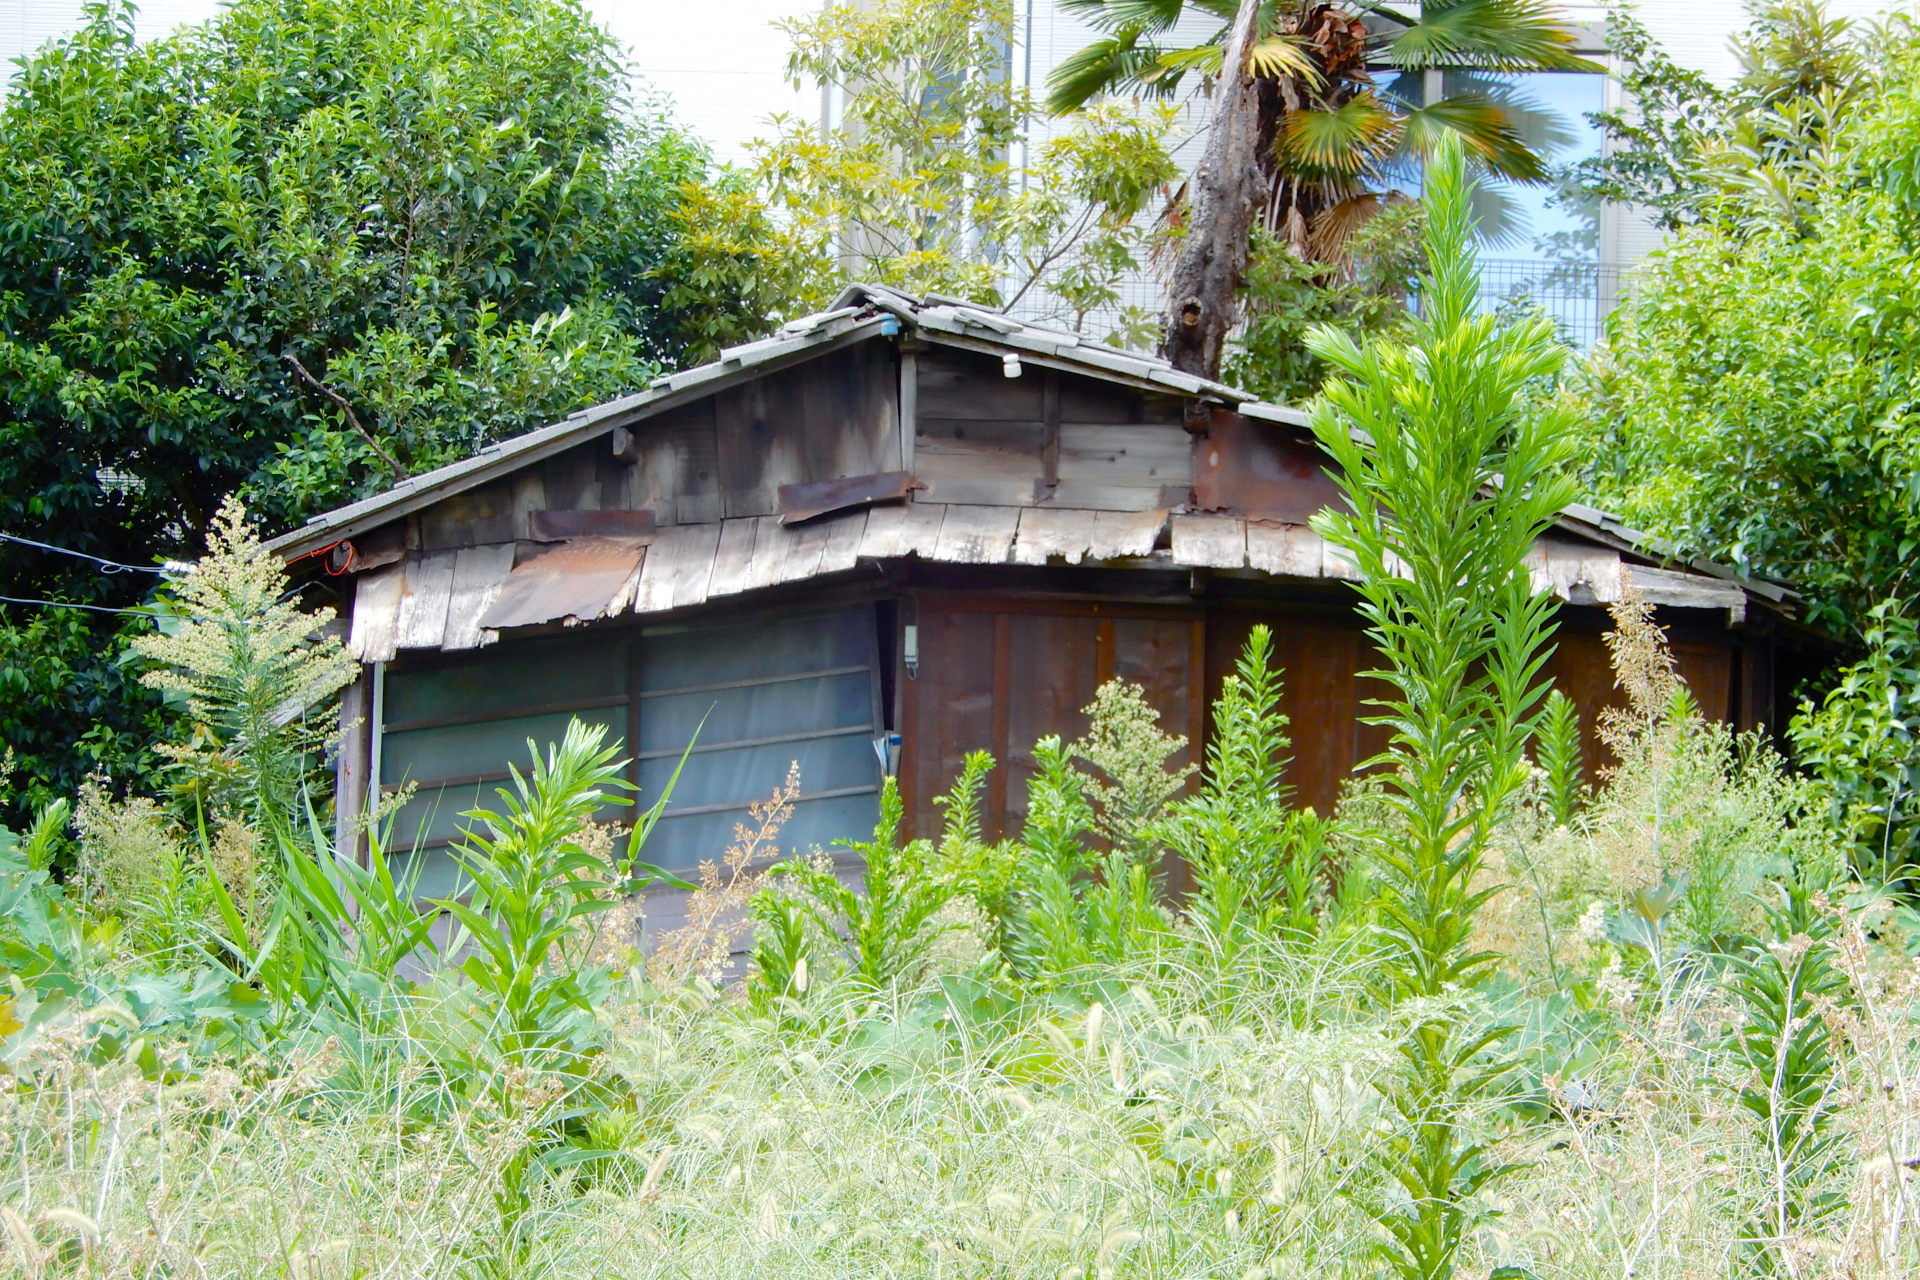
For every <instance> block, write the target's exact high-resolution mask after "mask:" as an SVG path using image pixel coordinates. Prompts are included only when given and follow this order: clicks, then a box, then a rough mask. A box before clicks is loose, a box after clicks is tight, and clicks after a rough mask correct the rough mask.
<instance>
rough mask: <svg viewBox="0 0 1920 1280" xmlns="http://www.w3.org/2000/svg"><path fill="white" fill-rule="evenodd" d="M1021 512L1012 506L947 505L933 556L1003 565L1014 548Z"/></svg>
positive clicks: (970, 562)
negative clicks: (1014, 538)
mask: <svg viewBox="0 0 1920 1280" xmlns="http://www.w3.org/2000/svg"><path fill="white" fill-rule="evenodd" d="M1019 522H1020V512H1019V511H1017V510H1015V509H1013V508H1010V507H959V506H951V505H949V506H948V507H947V514H946V518H945V519H943V520H942V521H941V522H940V538H939V541H938V542H936V543H935V545H934V551H933V559H935V560H950V561H955V562H958V563H960V564H1000V563H1002V562H1003V561H1005V560H1006V558H1007V553H1008V552H1009V551H1010V550H1012V548H1013V537H1014V533H1015V531H1016V530H1017V529H1018V527H1019Z"/></svg>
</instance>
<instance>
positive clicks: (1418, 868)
mask: <svg viewBox="0 0 1920 1280" xmlns="http://www.w3.org/2000/svg"><path fill="white" fill-rule="evenodd" d="M1470 192H1471V186H1470V184H1469V182H1468V180H1467V177H1466V161H1465V155H1464V152H1463V150H1462V148H1461V146H1460V144H1459V143H1458V142H1457V141H1444V142H1443V143H1442V145H1441V147H1440V150H1439V158H1438V159H1437V161H1436V162H1435V164H1434V165H1433V166H1432V167H1431V169H1430V170H1429V181H1428V187H1427V202H1428V222H1427V263H1428V274H1427V275H1426V276H1425V277H1424V278H1423V281H1422V287H1421V296H1422V314H1421V315H1420V316H1419V317H1418V318H1416V319H1414V320H1413V321H1411V322H1410V323H1409V327H1408V332H1409V335H1410V336H1409V340H1408V341H1407V342H1406V343H1399V342H1393V341H1380V342H1375V343H1371V344H1369V345H1368V346H1367V347H1365V348H1361V347H1358V346H1356V345H1355V344H1354V343H1353V342H1352V340H1351V339H1349V338H1348V337H1347V336H1346V335H1344V334H1342V333H1339V332H1338V331H1335V330H1329V329H1324V328H1323V329H1320V330H1316V331H1315V333H1314V335H1313V337H1312V339H1311V343H1312V346H1313V349H1314V350H1315V351H1316V353H1317V354H1319V355H1320V356H1321V358H1322V359H1324V360H1326V361H1327V362H1328V363H1329V364H1330V365H1331V366H1333V367H1334V369H1335V370H1336V371H1337V376H1336V377H1334V378H1332V379H1330V380H1329V381H1328V383H1327V386H1326V388H1325V390H1324V391H1323V393H1322V398H1321V401H1320V403H1319V404H1318V405H1317V406H1316V409H1315V411H1314V415H1313V419H1312V423H1313V430H1314V434H1315V435H1316V436H1317V437H1318V438H1319V440H1320V442H1321V445H1322V446H1323V447H1324V448H1325V449H1326V450H1327V452H1328V453H1330V454H1332V455H1333V457H1334V459H1335V460H1336V461H1337V462H1339V464H1340V469H1341V476H1340V484H1341V488H1342V491H1343V493H1344V494H1345V496H1346V499H1347V502H1348V504H1349V506H1350V508H1351V510H1350V511H1345V512H1340V511H1333V510H1327V511H1322V512H1321V513H1320V514H1318V515H1317V516H1315V517H1314V521H1313V524H1314V528H1315V529H1316V530H1318V531H1319V532H1320V533H1321V535H1322V536H1323V537H1325V538H1327V539H1328V540H1329V541H1330V542H1332V543H1334V544H1335V545H1337V546H1340V547H1343V548H1345V549H1346V550H1347V551H1348V552H1350V553H1351V554H1352V555H1353V556H1354V558H1355V562H1356V563H1357V564H1358V565H1359V567H1360V571H1361V575H1362V580H1361V581H1360V582H1359V583H1358V584H1356V585H1357V587H1358V590H1359V592H1360V596H1361V606H1360V608H1361V612H1362V614H1363V615H1364V616H1365V618H1366V619H1367V621H1368V623H1369V635H1370V637H1371V638H1372V640H1373V641H1374V643H1375V644H1376V645H1377V646H1378V648H1379V652H1380V656H1381V658H1382V660H1383V663H1384V665H1383V667H1382V668H1381V670H1380V671H1379V673H1378V676H1379V678H1380V679H1382V680H1384V681H1386V682H1387V684H1388V685H1389V686H1390V687H1391V688H1392V690H1393V695H1392V696H1391V697H1388V698H1386V699H1382V700H1381V701H1379V702H1378V703H1377V704H1376V705H1377V706H1378V707H1379V710H1380V714H1379V715H1378V716H1377V717H1376V721H1377V722H1378V723H1381V724H1384V725H1386V726H1387V727H1388V728H1389V729H1390V730H1391V732H1392V735H1393V736H1392V745H1391V746H1390V748H1389V750H1388V753H1387V755H1386V757H1385V759H1384V763H1387V764H1390V765H1391V766H1392V772H1390V773H1389V774H1387V775H1386V781H1385V792H1384V795H1385V797H1386V799H1387V802H1388V803H1389V804H1390V805H1391V806H1392V808H1393V810H1394V813H1395V816H1396V817H1397V818H1398V819H1399V820H1400V822H1401V823H1402V824H1403V830H1404V837H1403V839H1402V840H1399V841H1395V842H1391V843H1386V842H1383V843H1382V847H1380V848H1379V849H1378V851H1377V855H1376V857H1377V862H1378V874H1379V876H1380V890H1381V894H1382V902H1381V907H1380V909H1381V913H1382V917H1383V919H1382V923H1381V924H1380V926H1379V928H1380V930H1381V933H1382V934H1383V937H1382V943H1383V946H1382V950H1381V956H1380V960H1379V967H1380V980H1381V984H1382V986H1383V988H1384V989H1385V994H1386V995H1387V996H1388V997H1389V998H1390V999H1392V1000H1393V1001H1394V1002H1395V1003H1396V1004H1398V1005H1400V1006H1402V1007H1403V1008H1404V1009H1405V1011H1406V1017H1407V1018H1408V1022H1409V1025H1408V1027H1407V1029H1406V1032H1405V1035H1404V1038H1403V1039H1402V1041H1401V1045H1400V1053H1401V1057H1402V1069H1401V1071H1400V1072H1399V1073H1398V1074H1397V1075H1396V1076H1394V1077H1393V1079H1392V1080H1391V1082H1390V1083H1389V1084H1388V1085H1387V1087H1386V1096H1387V1099H1388V1102H1389V1104H1390V1106H1391V1108H1392V1110H1393V1112H1394V1115H1395V1118H1396V1120H1397V1122H1398V1123H1397V1127H1396V1129H1395V1131H1394V1133H1393V1134H1392V1135H1391V1136H1390V1137H1389V1139H1388V1140H1387V1149H1388V1152H1389V1156H1388V1159H1389V1162H1390V1165H1391V1168H1392V1173H1393V1177H1394V1179H1395V1181H1397V1182H1398V1184H1399V1185H1400V1187H1401V1188H1402V1189H1403V1190H1404V1192H1405V1194H1406V1200H1405V1201H1403V1202H1399V1203H1383V1204H1381V1205H1380V1206H1379V1209H1378V1212H1379V1217H1380V1221H1381V1224H1382V1225H1383V1226H1384V1227H1385V1228H1386V1231H1387V1233H1388V1236H1389V1238H1390V1240H1391V1241H1392V1257H1393V1263H1394V1266H1395V1267H1396V1269H1397V1270H1398V1271H1399V1272H1400V1273H1401V1274H1402V1275H1406V1276H1419V1277H1423V1278H1431V1277H1439V1276H1447V1275H1451V1274H1452V1272H1453V1267H1454V1259H1455V1256H1456V1255H1457V1253H1458V1252H1459V1250H1460V1247H1461V1244H1462V1241H1463V1240H1464V1239H1465V1235H1466V1226H1467V1223H1468V1221H1469V1215H1470V1206H1469V1200H1470V1198H1471V1197H1472V1196H1473V1195H1474V1194H1475V1193H1476V1192H1478V1191H1479V1190H1480V1189H1481V1188H1482V1187H1483V1186H1485V1185H1486V1183H1487V1182H1488V1181H1490V1180H1491V1179H1492V1178H1494V1177H1496V1176H1498V1175H1499V1173H1500V1172H1501V1169H1500V1167H1499V1166H1497V1165H1495V1164H1493V1163H1491V1162H1490V1161H1489V1160H1488V1158H1487V1155H1486V1152H1485V1150H1484V1148H1483V1147H1482V1146H1481V1145H1480V1144H1479V1143H1477V1142H1476V1141H1475V1140H1474V1139H1473V1138H1472V1137H1471V1135H1470V1133H1469V1130H1468V1127H1467V1122H1466V1118H1467V1114H1468V1111H1467V1108H1468V1100H1469V1099H1470V1098H1471V1097H1472V1095H1473V1094H1474V1092H1475V1091H1476V1090H1477V1089H1479V1088H1481V1087H1484V1084H1485V1081H1486V1079H1487V1078H1488V1077H1487V1070H1488V1068H1487V1067H1486V1066H1485V1064H1483V1063H1482V1062H1481V1054H1482V1051H1483V1050H1485V1049H1487V1048H1488V1047H1489V1046H1490V1045H1492V1044H1494V1043H1495V1042H1497V1041H1498V1040H1499V1039H1500V1038H1502V1036H1503V1035H1505V1034H1506V1033H1507V1032H1506V1029H1505V1028H1500V1027H1494V1028H1491V1029H1484V1030H1478V1029H1473V1028H1471V1027H1470V1026H1468V1025H1467V1020H1466V1016H1465V1014H1464V1013H1463V1011H1461V1010H1460V1009H1458V1008H1457V1007H1455V1003H1454V1002H1455V996H1454V993H1455V992H1456V991H1459V990H1462V989H1467V990H1470V989H1472V988H1473V987H1474V986H1476V985H1478V984H1479V983H1480V982H1481V981H1483V980H1484V979H1485V977H1486V976H1487V974H1488V972H1489V970H1490V967H1491V966H1492V964H1493V963H1494V960H1495V957H1493V956H1491V955H1489V954H1487V953H1485V952H1482V951H1476V950H1474V949H1473V939H1472V930H1473V919H1474V913H1475V912H1476V910H1477V909H1478V908H1479V907H1480V906H1481V905H1482V904H1484V903H1485V902H1486V901H1487V899H1488V898H1489V896H1490V895H1491V893H1492V890H1491V889H1490V888H1480V887H1476V885H1475V879H1476V876H1477V875H1478V873H1479V871H1480V867H1481V863H1482V860H1483V858H1484V856H1485V853H1486V849H1487V846H1488V843H1489V840H1490V837H1491V835H1492V833H1493V830H1494V826H1495V823H1496V822H1497V820H1498V819H1499V817H1500V815H1501V813H1502V811H1503V809H1504V807H1505V806H1506V804H1507V802H1508V800H1509V799H1510V798H1511V797H1512V796H1513V795H1514V794H1515V793H1516V792H1517V790H1518V789H1519V788H1520V786H1521V785H1522V783H1523V781H1524V779H1525V777H1526V762H1525V758H1524V754H1523V752H1524V748H1525V746H1526V742H1527V737H1528V735H1529V733H1530V731H1531V729H1532V727H1533V710H1534V708H1535V706H1536V705H1537V703H1538V701H1539V699H1540V698H1541V697H1542V696H1543V695H1544V692H1545V691H1544V689H1542V688H1541V687H1540V684H1539V680H1538V677H1539V673H1540V668H1541V664H1542V663H1543V662H1544V661H1545V658H1546V654H1547V651H1548V650H1547V640H1548V636H1549V634H1550V631H1551V628H1552V617H1553V601H1552V598H1551V597H1550V596H1545V595H1541V596H1536V595H1534V594H1533V591H1532V587H1531V582H1530V579H1529V575H1528V573H1527V569H1526V558H1527V555H1528V552H1529V551H1530V550H1531V548H1532V545H1533V542H1534V539H1535V538H1536V537H1537V536H1538V535H1539V534H1540V532H1541V531H1542V530H1543V529H1545V528H1546V527H1547V526H1548V525H1549V524H1550V523H1551V522H1552V520H1553V519H1554V518H1555V517H1556V516H1557V515H1558V513H1559V511H1560V509H1561V508H1562V507H1563V506H1565V505H1566V503H1567V502H1568V501H1570V500H1571V499H1572V496H1573V485H1572V482H1571V479H1570V478H1569V477H1568V476H1567V475H1566V474H1565V472H1564V470H1563V468H1564V466H1565V464H1566V463H1567V462H1568V461H1569V460H1570V458H1571V455H1572V451H1571V435H1570V430H1569V428H1570V426H1571V422H1570V415H1568V414H1567V413H1566V412H1564V411H1560V412H1549V413H1545V414H1531V413H1527V412H1525V409H1526V404H1525V401H1524V399H1523V394H1524V391H1525V389H1526V387H1527V384H1528V383H1529V382H1531V381H1532V380H1534V379H1536V378H1541V377H1546V376H1550V375H1551V374H1552V373H1553V372H1554V370H1555V369H1556V368H1557V367H1558V365H1559V364H1560V361H1561V360H1562V358H1563V350H1564V349H1563V348H1561V347H1560V346H1559V345H1558V344H1557V343H1556V342H1555V341H1554V339H1553V334H1552V332H1551V329H1550V327H1549V325H1548V324H1547V323H1546V322H1545V321H1543V320H1539V319H1535V320H1532V321H1525V322H1522V323H1519V324H1516V325H1514V326H1513V327H1511V328H1506V329H1500V328H1497V327H1496V325H1495V322H1494V321H1493V320H1492V319H1491V318H1490V317H1485V316H1480V315H1478V314H1476V311H1475V302H1474V300H1475V298H1476V296H1477V293H1478V278H1477V272H1476V270H1475V266H1474V260H1473V255H1472V251H1471V249H1470V248H1469V246H1468V237H1469V235H1470V234H1471V230H1472V218H1471V215H1470V213H1469V211H1468V199H1469V195H1470ZM1356 428H1357V430H1356ZM1495 1069H1497V1068H1495Z"/></svg>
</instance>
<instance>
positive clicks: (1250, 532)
mask: <svg viewBox="0 0 1920 1280" xmlns="http://www.w3.org/2000/svg"><path fill="white" fill-rule="evenodd" d="M1321 559H1322V552H1321V550H1320V535H1319V534H1317V533H1315V532H1314V531H1313V530H1311V529H1309V528H1307V527H1306V526H1305V525H1298V524H1288V525H1267V524H1257V523H1254V522H1253V521H1248V522H1247V564H1248V566H1249V567H1251V568H1254V569H1258V570H1260V571H1261V572H1263V573H1271V574H1275V575H1277V576H1279V577H1283V578H1317V577H1319V576H1320V563H1321Z"/></svg>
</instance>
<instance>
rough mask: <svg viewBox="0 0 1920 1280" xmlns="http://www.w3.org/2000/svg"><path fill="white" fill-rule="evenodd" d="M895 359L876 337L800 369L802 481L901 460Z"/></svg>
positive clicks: (888, 467) (892, 466)
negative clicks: (803, 471)
mask: <svg viewBox="0 0 1920 1280" xmlns="http://www.w3.org/2000/svg"><path fill="white" fill-rule="evenodd" d="M897 359H898V357H897V356H896V354H895V352H894V348H893V344H892V343H891V342H886V341H883V340H879V339H876V340H874V341H870V342H862V343H858V344H856V345H854V346H852V347H848V348H845V349H844V350H840V351H835V352H832V353H830V354H828V355H825V356H822V357H820V358H819V359H816V360H812V361H809V362H808V363H807V364H806V365H804V366H802V367H801V370H800V371H799V372H800V373H801V378H802V382H801V392H802V398H801V404H802V406H803V409H804V417H805V421H804V423H803V433H804V436H805V442H806V454H805V458H806V472H805V474H804V475H803V476H802V477H801V479H802V480H806V481H817V480H831V479H834V478H837V477H840V476H857V475H867V474H871V473H874V472H879V471H897V470H900V469H902V468H901V463H900V452H899V450H900V445H899V432H898V421H899V419H898V408H897V406H896V404H895V397H896V396H897V395H898V394H899V374H898V371H897V370H896V368H895V361H896V360H897Z"/></svg>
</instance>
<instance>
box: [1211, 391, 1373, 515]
mask: <svg viewBox="0 0 1920 1280" xmlns="http://www.w3.org/2000/svg"><path fill="white" fill-rule="evenodd" d="M1327 464H1328V459H1327V458H1326V456H1325V455H1324V454H1322V453H1321V452H1320V449H1319V447H1318V446H1316V445H1314V444H1312V443H1311V442H1308V441H1305V440H1299V439H1296V438H1294V437H1292V436H1291V435H1290V434H1288V433H1287V432H1285V431H1284V430H1283V429H1280V428H1276V427H1273V426H1269V425H1267V424H1265V423H1259V422H1254V421H1252V420H1250V419H1248V418H1244V417H1242V416H1240V415H1239V414H1237V413H1234V412H1233V411H1231V410H1229V409H1216V410H1214V412H1213V421H1212V423H1211V425H1210V426H1209V427H1208V430H1207V433H1206V434H1205V435H1203V436H1196V437H1195V438H1194V441H1193V505H1194V507H1195V508H1196V509H1197V510H1200V511H1206V512H1217V513H1219V514H1221V515H1236V516H1250V517H1252V518H1255V519H1261V520H1278V521H1282V522H1284V523H1287V524H1305V523H1306V522H1307V521H1308V520H1309V519H1311V518H1312V517H1313V515H1314V513H1315V512H1317V511H1319V510H1321V509H1322V508H1323V507H1342V506H1344V505H1345V499H1344V498H1343V497H1342V495H1341V492H1340V486H1339V484H1338V483H1337V482H1335V480H1334V479H1333V477H1332V476H1330V475H1328V474H1327Z"/></svg>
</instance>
